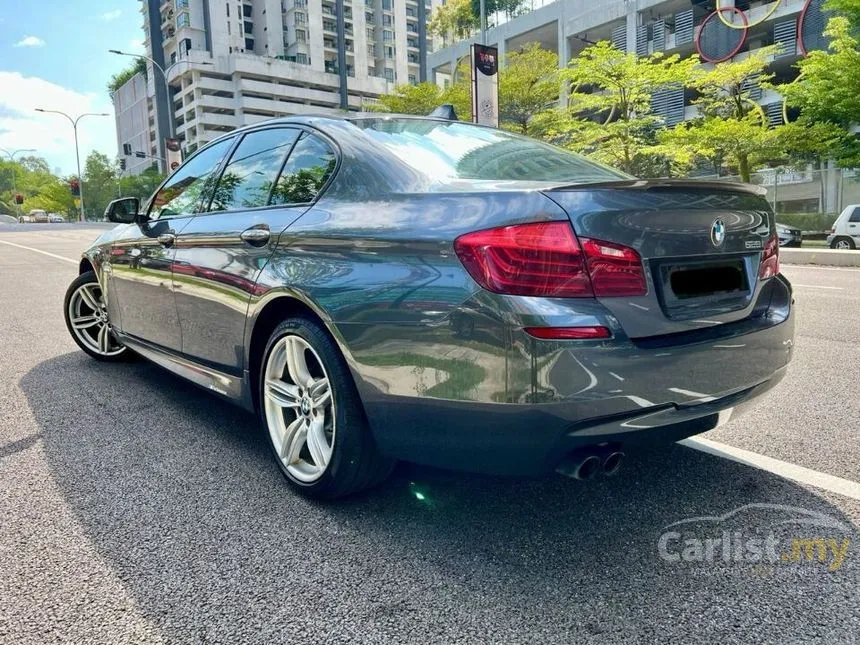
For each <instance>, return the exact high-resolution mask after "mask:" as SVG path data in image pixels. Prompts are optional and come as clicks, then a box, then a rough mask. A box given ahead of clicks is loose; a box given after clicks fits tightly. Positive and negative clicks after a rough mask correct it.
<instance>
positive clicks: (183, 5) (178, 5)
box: [176, 0, 188, 9]
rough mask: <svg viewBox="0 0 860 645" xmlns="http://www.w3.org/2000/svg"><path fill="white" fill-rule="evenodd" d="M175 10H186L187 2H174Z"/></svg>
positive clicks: (179, 0) (178, 0) (185, 0)
mask: <svg viewBox="0 0 860 645" xmlns="http://www.w3.org/2000/svg"><path fill="white" fill-rule="evenodd" d="M176 8H177V9H187V8H188V0H176Z"/></svg>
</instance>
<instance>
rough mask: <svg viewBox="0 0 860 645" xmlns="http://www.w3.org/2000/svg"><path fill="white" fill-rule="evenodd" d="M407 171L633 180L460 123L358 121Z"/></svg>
mask: <svg viewBox="0 0 860 645" xmlns="http://www.w3.org/2000/svg"><path fill="white" fill-rule="evenodd" d="M353 123H354V124H355V125H356V126H358V127H359V128H363V129H364V130H365V132H366V133H367V134H369V135H370V136H372V137H373V138H374V139H375V140H376V141H378V142H379V143H381V144H382V145H383V146H385V148H387V149H388V150H389V151H390V152H391V153H393V154H394V155H396V156H397V157H399V158H400V160H401V161H403V162H405V163H406V164H408V165H409V166H412V167H413V168H415V169H416V170H419V171H420V172H422V173H425V174H427V175H430V176H432V177H434V178H436V179H440V180H445V179H486V180H518V181H546V182H554V183H584V182H596V181H613V180H616V179H631V177H630V176H629V175H625V174H624V173H622V172H619V171H617V170H613V169H612V168H610V167H608V166H604V165H602V164H599V163H596V162H594V161H590V160H588V159H586V158H585V157H582V156H580V155H577V154H574V153H572V152H568V151H567V150H564V149H562V148H557V147H555V146H551V145H549V144H546V143H541V142H540V141H535V140H534V139H529V138H528V137H521V136H518V135H515V134H512V133H510V132H505V131H504V130H494V129H492V128H485V127H481V126H476V125H472V124H469V123H463V122H461V121H432V120H429V119H391V118H367V119H356V120H354V121H353Z"/></svg>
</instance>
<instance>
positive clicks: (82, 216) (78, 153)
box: [36, 108, 110, 222]
mask: <svg viewBox="0 0 860 645" xmlns="http://www.w3.org/2000/svg"><path fill="white" fill-rule="evenodd" d="M36 112H44V113H45V114H61V115H63V116H64V117H66V118H67V119H68V120H69V123H71V124H72V129H73V130H74V131H75V160H76V161H77V163H78V185H79V187H80V192H81V194H80V200H81V212H80V221H82V222H83V221H85V220H86V211H85V210H84V177H83V175H82V174H81V151H80V147H79V146H78V122H79V121H80V120H81V119H83V118H84V117H85V116H110V114H108V113H107V112H84V113H83V114H81V115H78V116H77V117H76V118H72V117H70V116H69V115H68V114H66V113H65V112H60V111H59V110H43V109H42V108H36Z"/></svg>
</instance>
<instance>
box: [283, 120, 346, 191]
mask: <svg viewBox="0 0 860 645" xmlns="http://www.w3.org/2000/svg"><path fill="white" fill-rule="evenodd" d="M336 163H337V157H336V156H335V153H334V150H332V149H331V146H329V145H328V144H327V143H326V142H325V141H323V140H322V139H321V138H320V137H317V136H315V135H312V134H308V133H307V132H306V133H304V134H302V136H301V138H300V139H299V141H298V143H296V145H295V147H294V148H293V151H292V152H291V153H290V156H289V158H288V159H287V163H286V164H284V169H283V170H282V171H281V176H280V177H278V182H277V184H275V189H274V190H273V191H272V199H271V203H272V204H305V203H307V202H311V201H313V200H314V199H315V198H316V196H317V194H318V193H319V191H320V189H322V187H323V185H325V182H326V181H327V180H328V178H329V176H331V173H332V172H333V171H334V167H335V165H336Z"/></svg>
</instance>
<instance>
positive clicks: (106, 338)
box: [98, 325, 110, 354]
mask: <svg viewBox="0 0 860 645" xmlns="http://www.w3.org/2000/svg"><path fill="white" fill-rule="evenodd" d="M98 344H99V351H100V352H102V353H103V354H107V353H108V352H109V351H110V331H109V330H108V327H107V325H102V326H101V328H100V329H99V335H98Z"/></svg>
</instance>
